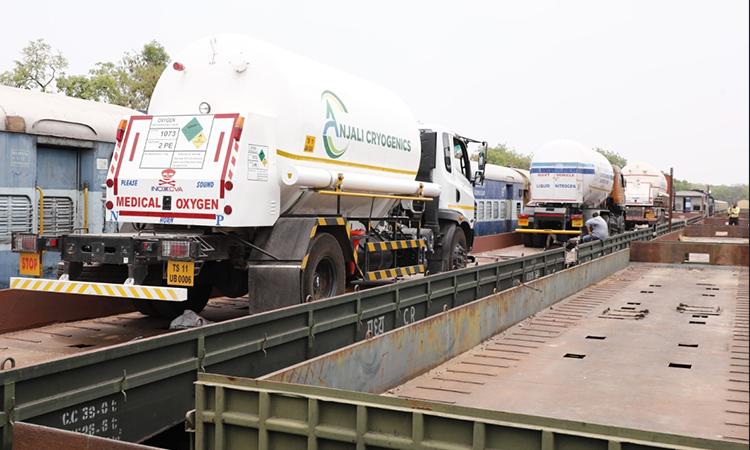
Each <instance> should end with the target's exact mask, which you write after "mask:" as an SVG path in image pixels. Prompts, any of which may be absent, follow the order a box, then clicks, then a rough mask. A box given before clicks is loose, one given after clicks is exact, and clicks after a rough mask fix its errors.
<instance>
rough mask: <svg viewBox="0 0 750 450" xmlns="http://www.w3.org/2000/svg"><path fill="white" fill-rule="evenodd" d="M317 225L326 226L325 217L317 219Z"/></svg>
mask: <svg viewBox="0 0 750 450" xmlns="http://www.w3.org/2000/svg"><path fill="white" fill-rule="evenodd" d="M318 225H320V226H325V225H326V218H325V217H318Z"/></svg>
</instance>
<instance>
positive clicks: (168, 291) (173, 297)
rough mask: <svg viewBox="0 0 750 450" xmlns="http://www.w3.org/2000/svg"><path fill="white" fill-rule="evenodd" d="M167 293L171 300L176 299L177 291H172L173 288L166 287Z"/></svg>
mask: <svg viewBox="0 0 750 450" xmlns="http://www.w3.org/2000/svg"><path fill="white" fill-rule="evenodd" d="M167 294H169V296H170V297H172V300H177V293H176V292H175V291H174V289H167Z"/></svg>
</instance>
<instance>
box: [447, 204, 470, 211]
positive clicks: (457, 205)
mask: <svg viewBox="0 0 750 450" xmlns="http://www.w3.org/2000/svg"><path fill="white" fill-rule="evenodd" d="M448 208H452V209H463V210H465V211H474V205H461V204H453V205H448Z"/></svg>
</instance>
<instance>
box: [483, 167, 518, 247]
mask: <svg viewBox="0 0 750 450" xmlns="http://www.w3.org/2000/svg"><path fill="white" fill-rule="evenodd" d="M523 172H524V171H522V170H518V169H512V168H510V167H503V166H496V165H494V164H487V165H486V166H485V169H484V183H483V184H482V185H481V186H476V187H474V196H475V199H476V202H477V213H476V214H477V215H476V217H477V222H476V224H475V226H474V230H475V232H476V234H477V236H487V235H491V234H498V233H507V232H510V231H513V230H515V228H516V225H517V224H518V215H519V214H521V213H522V212H523V208H524V205H525V204H526V200H528V191H529V180H528V176H526V175H524V173H523Z"/></svg>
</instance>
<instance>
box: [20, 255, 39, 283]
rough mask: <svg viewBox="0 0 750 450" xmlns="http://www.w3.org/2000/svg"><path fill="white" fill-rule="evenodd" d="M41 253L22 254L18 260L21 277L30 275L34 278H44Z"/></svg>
mask: <svg viewBox="0 0 750 450" xmlns="http://www.w3.org/2000/svg"><path fill="white" fill-rule="evenodd" d="M40 259H41V258H39V253H21V258H20V259H19V260H18V271H19V272H20V273H21V275H30V276H33V277H41V276H42V264H41V261H40Z"/></svg>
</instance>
